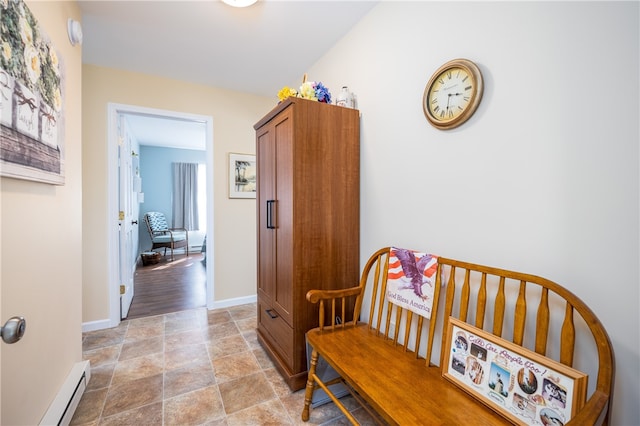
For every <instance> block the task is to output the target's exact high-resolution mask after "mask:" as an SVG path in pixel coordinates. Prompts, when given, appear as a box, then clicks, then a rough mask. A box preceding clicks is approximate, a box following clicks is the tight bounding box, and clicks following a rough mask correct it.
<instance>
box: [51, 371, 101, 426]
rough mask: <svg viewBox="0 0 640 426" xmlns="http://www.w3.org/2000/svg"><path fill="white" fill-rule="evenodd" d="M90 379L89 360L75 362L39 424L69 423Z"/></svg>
mask: <svg viewBox="0 0 640 426" xmlns="http://www.w3.org/2000/svg"><path fill="white" fill-rule="evenodd" d="M90 379H91V366H90V364H89V361H81V362H77V363H75V365H74V366H73V368H72V369H71V372H70V373H69V375H68V376H67V378H66V380H65V381H64V383H63V384H62V387H61V388H60V390H59V391H58V394H57V395H56V397H55V399H54V400H53V402H52V403H51V405H50V406H49V409H48V410H47V412H46V413H45V414H44V417H43V418H42V420H40V425H41V426H49V425H63V426H66V425H68V424H69V423H71V419H72V418H73V413H75V411H76V408H78V404H79V403H80V399H81V398H82V394H84V390H85V389H86V388H87V385H88V384H89V380H90Z"/></svg>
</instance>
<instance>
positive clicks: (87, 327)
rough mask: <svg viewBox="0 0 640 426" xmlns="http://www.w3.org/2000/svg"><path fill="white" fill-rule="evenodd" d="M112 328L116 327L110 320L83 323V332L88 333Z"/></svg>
mask: <svg viewBox="0 0 640 426" xmlns="http://www.w3.org/2000/svg"><path fill="white" fill-rule="evenodd" d="M111 327H114V326H113V325H112V324H111V321H110V320H108V319H104V320H98V321H89V322H83V323H82V332H83V333H86V332H87V331H96V330H104V329H107V328H111Z"/></svg>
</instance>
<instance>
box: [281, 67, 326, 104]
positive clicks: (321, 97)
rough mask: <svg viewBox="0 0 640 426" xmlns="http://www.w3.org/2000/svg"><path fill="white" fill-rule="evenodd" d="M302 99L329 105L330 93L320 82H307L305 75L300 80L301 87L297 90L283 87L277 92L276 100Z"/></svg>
mask: <svg viewBox="0 0 640 426" xmlns="http://www.w3.org/2000/svg"><path fill="white" fill-rule="evenodd" d="M290 97H294V98H302V99H309V100H312V101H318V102H324V103H327V104H330V103H331V92H329V89H327V88H326V87H325V86H324V85H323V84H322V83H321V82H318V83H316V82H315V81H307V75H306V74H305V75H304V77H303V79H302V85H301V86H300V89H299V90H296V89H293V88H291V87H288V86H285V87H283V88H282V89H280V91H279V92H278V99H279V100H280V102H282V101H284V100H285V99H287V98H290Z"/></svg>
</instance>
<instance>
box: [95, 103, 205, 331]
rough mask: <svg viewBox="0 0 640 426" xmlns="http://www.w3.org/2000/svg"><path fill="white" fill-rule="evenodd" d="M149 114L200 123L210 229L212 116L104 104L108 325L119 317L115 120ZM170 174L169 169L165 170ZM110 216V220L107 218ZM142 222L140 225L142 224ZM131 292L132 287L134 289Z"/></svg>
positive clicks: (114, 322)
mask: <svg viewBox="0 0 640 426" xmlns="http://www.w3.org/2000/svg"><path fill="white" fill-rule="evenodd" d="M127 116H128V117H140V116H144V117H150V118H154V119H157V120H162V121H165V120H166V121H167V122H172V123H176V125H178V124H179V125H180V126H185V125H186V126H188V125H189V124H190V123H191V124H193V125H194V126H196V125H197V126H201V127H202V126H204V129H205V131H204V139H205V140H204V147H205V151H206V182H207V185H206V200H207V201H206V210H207V218H206V227H207V229H208V230H209V234H210V235H211V231H212V230H213V187H214V185H213V118H212V117H209V116H202V115H195V114H189V113H183V112H175V111H167V110H159V109H153V108H144V107H139V106H134V105H123V104H114V103H110V104H109V105H108V135H107V138H108V152H107V155H108V194H109V197H108V198H109V199H108V209H109V212H110V214H109V218H110V221H111V220H114V222H113V224H114V226H112V227H110V228H111V229H112V232H110V233H109V242H108V245H109V248H108V252H109V268H108V270H109V283H110V284H109V286H110V288H109V317H110V322H111V324H112V325H117V324H119V322H120V317H121V296H120V284H121V283H120V275H121V268H120V263H121V262H120V256H119V253H120V251H119V250H120V249H119V242H120V228H121V227H122V226H123V221H122V220H120V215H119V196H120V190H119V168H118V149H119V144H120V143H121V141H120V138H121V136H120V133H119V130H118V123H119V122H120V121H121V119H122V117H127ZM168 173H170V171H168ZM111 218H113V219H111ZM142 225H143V224H142ZM213 254H214V250H213V238H208V239H206V248H205V256H206V262H205V266H206V305H207V308H208V309H211V308H212V307H213V289H214V282H213V268H212V267H210V265H213V263H212V261H213V260H212V259H213ZM134 292H135V289H134Z"/></svg>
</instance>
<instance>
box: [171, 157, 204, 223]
mask: <svg viewBox="0 0 640 426" xmlns="http://www.w3.org/2000/svg"><path fill="white" fill-rule="evenodd" d="M198 223H199V218H198V165H197V164H196V163H173V219H172V225H173V226H172V227H173V228H186V229H187V230H188V231H193V230H197V229H198Z"/></svg>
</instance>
